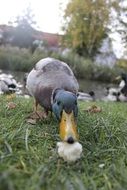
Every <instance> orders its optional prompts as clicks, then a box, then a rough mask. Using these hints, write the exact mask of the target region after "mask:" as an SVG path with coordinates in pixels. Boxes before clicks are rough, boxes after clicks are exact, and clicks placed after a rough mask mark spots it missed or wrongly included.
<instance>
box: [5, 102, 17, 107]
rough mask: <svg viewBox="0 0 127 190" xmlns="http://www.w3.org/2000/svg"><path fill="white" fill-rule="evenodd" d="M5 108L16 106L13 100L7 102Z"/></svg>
mask: <svg viewBox="0 0 127 190" xmlns="http://www.w3.org/2000/svg"><path fill="white" fill-rule="evenodd" d="M6 107H7V109H15V108H16V107H17V104H15V103H14V102H8V103H7V105H6Z"/></svg>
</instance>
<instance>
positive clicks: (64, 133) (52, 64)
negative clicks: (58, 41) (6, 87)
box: [26, 58, 79, 144]
mask: <svg viewBox="0 0 127 190" xmlns="http://www.w3.org/2000/svg"><path fill="white" fill-rule="evenodd" d="M26 87H27V89H28V91H29V93H30V94H31V95H32V96H33V97H34V98H35V108H36V111H37V106H38V104H40V105H41V106H42V107H43V108H44V110H45V112H46V114H47V115H48V113H49V111H51V112H52V111H53V113H54V114H55V116H56V118H57V120H58V121H59V124H60V137H61V139H62V140H63V141H65V142H68V143H70V144H72V143H74V142H75V141H77V140H78V133H77V115H78V106H77V93H78V89H79V85H78V82H77V80H76V78H75V76H74V74H73V72H72V70H71V69H70V67H69V66H68V65H67V64H66V63H64V62H61V61H59V60H57V59H54V58H45V59H42V60H40V61H39V62H38V63H37V64H36V65H35V67H34V68H33V69H32V70H31V72H30V73H29V74H28V76H27V80H26Z"/></svg>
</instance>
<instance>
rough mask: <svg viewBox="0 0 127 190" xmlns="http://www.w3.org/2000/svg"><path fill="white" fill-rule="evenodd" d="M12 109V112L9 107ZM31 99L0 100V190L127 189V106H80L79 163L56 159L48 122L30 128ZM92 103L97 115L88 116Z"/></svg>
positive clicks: (54, 127) (54, 131)
mask: <svg viewBox="0 0 127 190" xmlns="http://www.w3.org/2000/svg"><path fill="white" fill-rule="evenodd" d="M9 101H13V102H14V103H15V104H16V107H15V108H14V109H11V107H10V108H8V107H7V105H8V102H9ZM32 102H33V100H32V99H24V98H17V99H16V98H13V99H10V97H7V96H5V97H4V96H0V190H64V189H65V190H126V189H127V104H126V103H106V102H95V103H93V102H89V103H88V102H81V103H79V117H78V128H79V134H80V135H79V136H80V143H81V144H82V146H83V153H82V156H81V159H80V160H78V161H76V162H75V163H66V162H64V161H63V160H62V159H61V158H59V156H58V154H57V149H56V143H57V142H58V141H60V139H59V134H58V133H59V130H58V123H57V121H56V119H55V118H54V117H53V118H51V117H49V118H48V119H45V120H42V121H38V122H37V123H36V125H32V124H29V123H28V122H27V117H28V116H29V114H30V112H31V111H32V108H33V104H32ZM93 104H96V105H97V106H100V107H101V109H102V112H98V113H88V112H86V111H84V110H85V109H87V107H88V106H90V105H93Z"/></svg>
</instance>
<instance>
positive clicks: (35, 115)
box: [28, 111, 47, 120]
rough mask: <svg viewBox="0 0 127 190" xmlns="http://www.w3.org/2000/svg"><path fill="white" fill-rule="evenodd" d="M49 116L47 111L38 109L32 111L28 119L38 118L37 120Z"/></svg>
mask: <svg viewBox="0 0 127 190" xmlns="http://www.w3.org/2000/svg"><path fill="white" fill-rule="evenodd" d="M45 118H47V115H46V113H45V112H41V111H36V112H33V113H31V114H30V115H29V116H28V119H34V120H35V119H36V120H39V119H45Z"/></svg>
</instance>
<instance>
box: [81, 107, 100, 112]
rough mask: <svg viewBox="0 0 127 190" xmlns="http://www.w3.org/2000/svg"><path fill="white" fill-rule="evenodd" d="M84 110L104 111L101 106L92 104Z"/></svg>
mask: <svg viewBox="0 0 127 190" xmlns="http://www.w3.org/2000/svg"><path fill="white" fill-rule="evenodd" d="M84 111H86V112H90V113H98V112H102V109H101V108H100V107H99V106H96V105H92V106H89V107H88V108H87V109H85V110H84Z"/></svg>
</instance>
